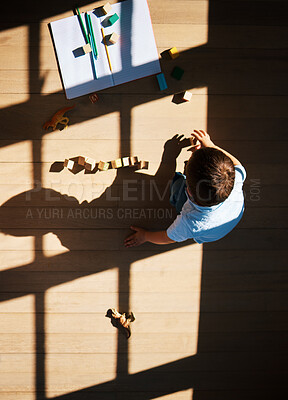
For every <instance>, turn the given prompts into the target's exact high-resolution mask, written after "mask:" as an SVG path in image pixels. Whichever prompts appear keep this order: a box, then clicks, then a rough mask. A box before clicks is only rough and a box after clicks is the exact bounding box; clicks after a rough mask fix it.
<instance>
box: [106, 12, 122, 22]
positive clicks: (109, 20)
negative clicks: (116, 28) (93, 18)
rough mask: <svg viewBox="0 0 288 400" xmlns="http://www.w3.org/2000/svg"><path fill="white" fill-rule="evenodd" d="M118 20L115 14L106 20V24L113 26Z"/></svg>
mask: <svg viewBox="0 0 288 400" xmlns="http://www.w3.org/2000/svg"><path fill="white" fill-rule="evenodd" d="M118 19H119V16H118V14H116V13H115V14H113V15H111V17H110V18H109V19H108V24H109V25H113V24H115V22H116V21H118Z"/></svg>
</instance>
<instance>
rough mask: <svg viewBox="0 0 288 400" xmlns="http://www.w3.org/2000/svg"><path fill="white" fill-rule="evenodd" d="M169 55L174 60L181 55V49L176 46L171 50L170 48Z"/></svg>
mask: <svg viewBox="0 0 288 400" xmlns="http://www.w3.org/2000/svg"><path fill="white" fill-rule="evenodd" d="M168 53H169V56H170V57H171V58H172V59H173V60H174V58H177V57H179V51H178V50H177V48H176V47H172V48H171V49H170V50H169V52H168Z"/></svg>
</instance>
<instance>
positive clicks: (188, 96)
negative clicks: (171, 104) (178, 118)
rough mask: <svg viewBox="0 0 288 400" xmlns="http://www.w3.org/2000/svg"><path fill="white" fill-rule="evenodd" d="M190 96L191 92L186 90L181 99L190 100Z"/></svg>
mask: <svg viewBox="0 0 288 400" xmlns="http://www.w3.org/2000/svg"><path fill="white" fill-rule="evenodd" d="M191 98H192V93H191V92H188V91H187V90H186V91H185V92H184V93H183V95H182V100H183V101H190V100H191Z"/></svg>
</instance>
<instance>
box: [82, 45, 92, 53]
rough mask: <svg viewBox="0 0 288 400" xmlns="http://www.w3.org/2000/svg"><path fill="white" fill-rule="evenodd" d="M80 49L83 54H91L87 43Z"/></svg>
mask: <svg viewBox="0 0 288 400" xmlns="http://www.w3.org/2000/svg"><path fill="white" fill-rule="evenodd" d="M82 49H83V51H84V53H85V54H87V53H91V51H92V49H91V46H90V44H89V43H87V44H85V45H84V46H82Z"/></svg>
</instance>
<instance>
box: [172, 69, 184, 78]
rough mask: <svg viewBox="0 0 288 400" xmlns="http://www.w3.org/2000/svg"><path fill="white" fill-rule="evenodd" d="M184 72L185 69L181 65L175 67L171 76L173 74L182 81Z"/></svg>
mask: <svg viewBox="0 0 288 400" xmlns="http://www.w3.org/2000/svg"><path fill="white" fill-rule="evenodd" d="M183 74H184V69H182V68H180V67H175V68H174V69H173V71H172V73H171V76H173V78H175V79H177V80H178V81H180V79H181V78H182V76H183Z"/></svg>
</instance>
